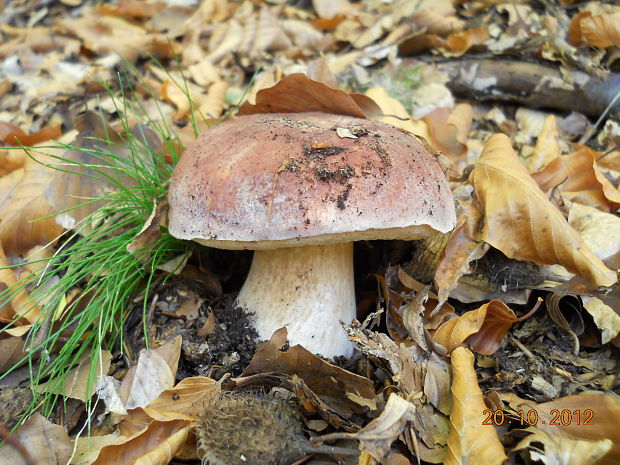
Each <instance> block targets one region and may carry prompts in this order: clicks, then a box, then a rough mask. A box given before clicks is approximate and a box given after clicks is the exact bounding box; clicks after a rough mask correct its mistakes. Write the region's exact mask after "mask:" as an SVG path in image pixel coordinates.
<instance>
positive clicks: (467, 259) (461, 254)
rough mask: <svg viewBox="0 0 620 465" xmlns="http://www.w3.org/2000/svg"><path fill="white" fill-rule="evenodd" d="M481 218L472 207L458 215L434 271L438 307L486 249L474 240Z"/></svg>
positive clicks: (482, 244) (485, 245)
mask: <svg viewBox="0 0 620 465" xmlns="http://www.w3.org/2000/svg"><path fill="white" fill-rule="evenodd" d="M481 219H482V218H481V214H480V212H479V211H478V210H477V209H473V208H472V209H470V211H469V212H468V214H467V213H465V214H461V216H459V218H458V220H457V225H456V227H455V228H454V230H453V231H452V232H451V233H450V239H448V242H447V244H446V248H445V249H444V253H443V256H442V258H441V260H440V261H439V264H438V265H437V270H436V271H435V286H436V288H437V306H438V307H441V306H442V305H443V304H444V302H446V301H447V300H448V297H449V296H450V292H452V291H453V290H454V289H456V287H457V286H458V281H459V279H460V278H461V276H463V275H465V274H468V273H470V272H471V266H470V265H471V263H472V262H473V261H474V260H477V259H479V258H482V256H483V255H484V254H485V253H486V251H487V250H488V247H489V246H488V245H487V244H485V243H484V242H482V241H480V240H476V236H477V233H476V232H475V229H477V225H479V224H480V220H481Z"/></svg>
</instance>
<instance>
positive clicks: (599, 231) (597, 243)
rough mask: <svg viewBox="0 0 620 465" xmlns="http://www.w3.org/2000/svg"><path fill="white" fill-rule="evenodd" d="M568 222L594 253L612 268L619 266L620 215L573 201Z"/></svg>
mask: <svg viewBox="0 0 620 465" xmlns="http://www.w3.org/2000/svg"><path fill="white" fill-rule="evenodd" d="M568 222H569V224H570V225H571V226H572V227H573V228H575V230H577V231H578V232H579V234H580V235H581V237H582V238H583V240H584V241H585V243H586V244H587V245H588V247H590V249H591V250H592V252H593V253H594V255H596V256H597V257H598V258H600V259H601V260H603V261H604V262H605V264H606V265H607V266H609V267H610V268H612V269H615V268H620V217H618V215H614V214H612V213H606V212H602V211H600V210H598V209H596V208H593V207H588V206H585V205H581V204H579V203H573V205H572V206H571V209H570V210H569V212H568Z"/></svg>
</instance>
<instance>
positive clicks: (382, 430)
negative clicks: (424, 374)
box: [314, 394, 415, 463]
mask: <svg viewBox="0 0 620 465" xmlns="http://www.w3.org/2000/svg"><path fill="white" fill-rule="evenodd" d="M414 412H415V407H414V405H413V404H412V403H411V402H408V401H406V400H405V399H403V398H402V397H400V396H398V395H397V394H392V395H391V396H390V397H388V400H387V403H386V404H385V408H384V409H383V412H381V415H379V416H378V417H377V418H375V419H374V420H372V421H371V422H370V423H368V424H367V425H366V426H364V427H363V428H362V429H360V430H359V431H358V432H357V433H332V434H327V435H324V436H321V437H318V438H314V439H315V440H321V441H331V440H334V439H355V440H357V441H359V442H360V450H361V451H366V452H367V453H368V454H370V455H371V456H372V457H373V458H374V459H375V460H376V461H377V462H379V463H383V462H382V461H383V459H385V457H386V456H387V455H388V454H389V452H390V447H391V445H392V443H393V442H394V441H395V440H396V439H397V438H398V437H399V436H400V435H401V434H402V433H403V431H404V429H405V426H406V425H407V423H409V422H411V421H412V420H413V414H414Z"/></svg>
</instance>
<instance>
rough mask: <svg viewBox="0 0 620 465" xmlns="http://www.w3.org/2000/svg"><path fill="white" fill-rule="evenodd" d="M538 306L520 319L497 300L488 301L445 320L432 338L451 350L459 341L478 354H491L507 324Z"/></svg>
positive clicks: (504, 332)
mask: <svg viewBox="0 0 620 465" xmlns="http://www.w3.org/2000/svg"><path fill="white" fill-rule="evenodd" d="M538 307H539V305H536V306H535V307H534V308H533V309H532V310H530V311H529V312H528V313H526V314H525V315H523V316H522V317H520V318H517V316H516V315H515V314H514V312H513V311H512V310H511V309H510V308H508V306H507V305H506V304H505V303H504V302H502V301H501V300H492V301H491V302H489V303H486V304H484V305H482V306H481V307H479V308H478V309H476V310H470V311H468V312H465V313H464V314H463V315H461V316H460V317H458V318H453V319H450V320H448V321H446V322H445V323H444V324H443V325H441V326H440V327H439V329H437V331H435V333H434V334H433V335H432V337H433V341H435V342H437V343H439V344H441V345H442V346H444V347H445V348H446V349H447V350H448V351H449V352H452V351H453V350H454V349H456V348H457V347H459V346H461V344H463V343H466V344H467V345H468V346H469V347H471V348H472V349H473V350H475V351H476V352H478V353H480V354H484V355H490V354H493V353H495V351H496V350H497V349H499V346H500V344H501V342H502V340H503V338H504V336H505V335H506V333H507V332H508V331H509V330H510V327H511V326H512V325H513V324H514V323H516V322H518V321H523V320H525V319H527V318H529V317H530V316H532V315H533V314H534V312H535V311H536V310H537V309H538Z"/></svg>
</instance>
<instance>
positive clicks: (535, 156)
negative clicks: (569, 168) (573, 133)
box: [526, 115, 562, 173]
mask: <svg viewBox="0 0 620 465" xmlns="http://www.w3.org/2000/svg"><path fill="white" fill-rule="evenodd" d="M561 155H562V150H561V148H560V133H559V131H558V125H557V122H556V118H555V115H549V116H547V117H546V118H545V124H544V126H543V128H542V131H541V132H540V134H539V135H538V139H537V140H536V146H535V147H534V152H533V153H532V155H531V156H530V157H529V158H527V160H526V164H527V169H528V170H529V171H530V173H533V172H536V171H539V170H542V169H543V168H545V167H546V166H547V165H548V164H549V163H550V162H551V161H552V160H555V159H556V158H558V157H560V156H561Z"/></svg>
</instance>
